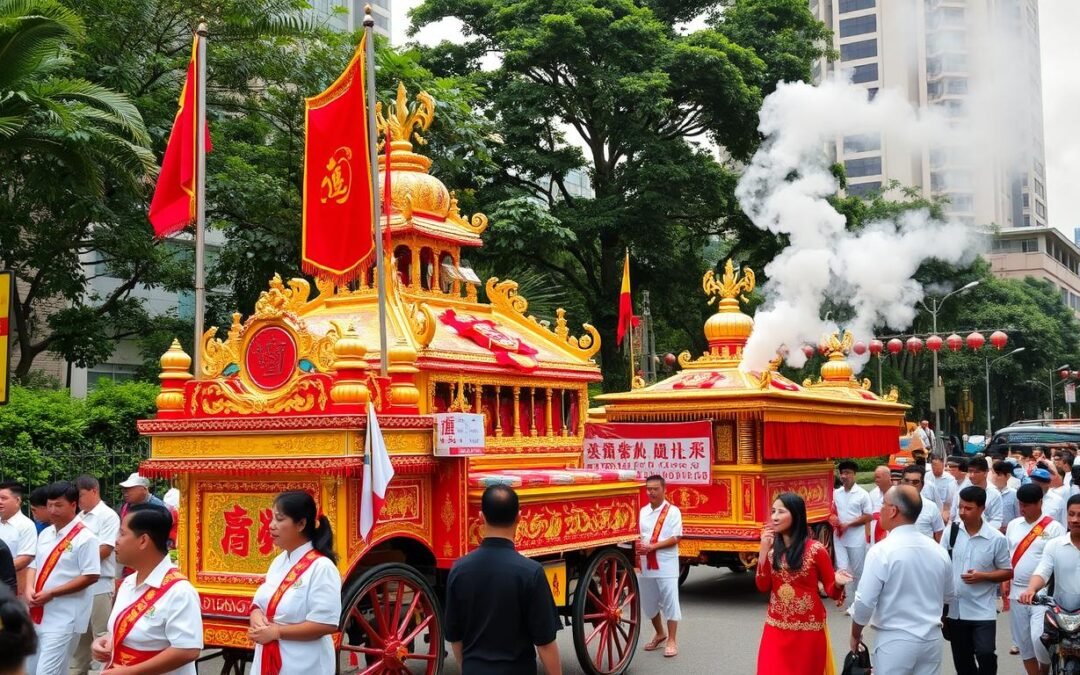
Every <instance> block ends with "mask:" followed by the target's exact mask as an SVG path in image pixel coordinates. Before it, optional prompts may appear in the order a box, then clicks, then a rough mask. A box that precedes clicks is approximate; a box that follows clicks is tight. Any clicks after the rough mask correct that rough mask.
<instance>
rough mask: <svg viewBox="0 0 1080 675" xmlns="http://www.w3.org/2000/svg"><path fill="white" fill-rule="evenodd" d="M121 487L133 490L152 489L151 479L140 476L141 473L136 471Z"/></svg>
mask: <svg viewBox="0 0 1080 675" xmlns="http://www.w3.org/2000/svg"><path fill="white" fill-rule="evenodd" d="M120 487H122V488H132V487H144V488H148V487H150V479H149V478H143V477H142V476H140V475H139V472H138V471H136V472H135V473H133V474H131V475H130V476H128V479H127V480H126V481H124V482H123V483H120Z"/></svg>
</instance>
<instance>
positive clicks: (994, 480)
mask: <svg viewBox="0 0 1080 675" xmlns="http://www.w3.org/2000/svg"><path fill="white" fill-rule="evenodd" d="M1074 465H1075V466H1074ZM857 469H858V467H857V465H856V464H855V463H854V462H851V461H844V462H840V463H839V465H838V473H839V475H838V478H837V483H838V484H837V486H836V489H835V491H834V496H833V511H832V515H831V517H830V520H829V522H830V525H831V527H832V534H833V542H834V554H835V561H834V560H833V559H831V558H830V556H829V555H828V552H827V551H826V549H825V547H824V545H822V543H820V542H819V541H818V540H817V539H815V538H814V537H813V536H812V535H811V533H810V531H809V529H808V525H807V522H806V507H805V504H804V503H803V500H802V499H801V498H800V497H798V496H797V495H794V494H781V495H780V496H779V497H778V498H777V499H776V501H775V502H774V503H773V505H772V517H771V522H769V523H768V524H767V525H766V527H765V530H764V532H763V535H762V539H761V546H760V551H759V562H758V567H757V572H756V583H757V586H758V589H759V590H761V591H762V592H768V593H769V594H770V596H769V597H770V600H769V609H768V615H767V618H766V622H765V623H766V625H765V630H764V633H763V635H762V640H761V645H760V649H759V654H758V673H760V674H765V673H776V672H784V673H805V674H807V675H810V674H813V675H820V674H821V673H830V672H832V657H831V656H830V655H829V652H828V645H829V638H828V624H827V616H826V610H825V606H824V604H823V603H822V601H821V599H820V595H819V593H820V592H822V591H823V592H824V594H825V595H827V596H828V597H831V598H833V599H834V600H835V601H836V602H837V604H838V605H839V606H846V607H847V613H848V614H849V615H850V617H851V634H850V648H851V650H852V652H853V653H856V654H858V653H860V652H865V651H866V646H865V644H864V643H863V636H864V629H865V628H866V627H867V626H869V627H872V628H874V629H875V630H874V637H873V653H872V659H871V660H872V661H873V668H874V671H873V672H874V673H876V674H878V675H907V674H911V675H930V674H931V673H933V674H936V673H939V672H940V669H941V663H942V658H943V642H942V640H943V638H944V640H946V641H948V643H949V647H950V651H951V657H952V662H953V665H954V667H955V670H956V672H957V673H958V674H959V675H993V674H994V673H997V671H998V657H997V653H996V643H997V616H998V613H999V612H1000V611H1005V612H1009V613H1010V614H1009V626H1010V633H1011V638H1012V642H1013V645H1014V646H1013V648H1012V650H1010V651H1011V653H1012V654H1015V655H1018V656H1019V658H1020V660H1021V662H1022V664H1023V665H1022V668H1023V672H1026V673H1027V674H1028V675H1038V674H1040V673H1042V674H1045V673H1046V672H1048V669H1049V665H1050V655H1049V653H1048V651H1047V648H1046V646H1045V645H1044V644H1043V641H1042V640H1041V639H1040V638H1041V636H1042V634H1043V631H1044V626H1043V618H1044V615H1045V613H1046V609H1047V608H1046V606H1045V605H1042V604H1034V598H1035V595H1036V594H1037V593H1039V592H1040V591H1042V590H1043V589H1044V588H1045V587H1046V586H1047V583H1048V581H1049V579H1050V578H1051V576H1053V579H1054V582H1053V583H1054V596H1053V597H1054V601H1055V602H1056V603H1057V604H1058V605H1059V606H1061V607H1064V608H1066V609H1071V610H1076V609H1080V462H1078V460H1077V453H1076V449H1075V448H1073V447H1067V446H1066V447H1057V448H1048V449H1045V450H1044V449H1040V448H1028V447H1023V448H1015V449H1010V451H1009V452H1008V453H1006V454H995V455H987V456H984V455H975V456H973V457H970V458H969V457H966V456H951V457H948V458H944V457H940V456H937V457H932V458H931V460H930V464H929V470H927V467H926V466H925V464H924V463H922V462H918V463H915V464H912V465H909V466H906V467H904V468H903V469H902V470H901V471H891V470H890V469H889V467H887V466H879V467H877V468H876V470H875V471H874V488H873V489H872V490H870V491H867V490H865V489H864V488H862V487H860V486H859V485H857V484H856V482H855V478H856V471H857Z"/></svg>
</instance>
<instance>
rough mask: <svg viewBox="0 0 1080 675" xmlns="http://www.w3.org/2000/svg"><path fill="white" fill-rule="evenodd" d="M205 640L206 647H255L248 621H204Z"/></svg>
mask: <svg viewBox="0 0 1080 675" xmlns="http://www.w3.org/2000/svg"><path fill="white" fill-rule="evenodd" d="M203 642H205V643H206V647H207V648H209V647H239V648H240V649H254V648H255V643H253V642H252V641H251V640H250V639H249V638H248V635H247V622H246V621H245V622H244V623H233V622H231V621H205V620H204V621H203Z"/></svg>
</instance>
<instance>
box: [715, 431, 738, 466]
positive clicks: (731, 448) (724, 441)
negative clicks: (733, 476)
mask: <svg viewBox="0 0 1080 675" xmlns="http://www.w3.org/2000/svg"><path fill="white" fill-rule="evenodd" d="M716 461H718V462H734V461H735V430H734V429H733V428H732V425H731V424H730V423H727V422H717V424H716Z"/></svg>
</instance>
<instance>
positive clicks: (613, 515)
mask: <svg viewBox="0 0 1080 675" xmlns="http://www.w3.org/2000/svg"><path fill="white" fill-rule="evenodd" d="M552 496H553V498H555V499H557V495H552ZM639 508H640V507H639V505H638V497H637V494H633V495H619V496H616V497H593V498H578V497H575V498H573V499H567V500H564V501H554V500H553V501H551V502H533V503H526V504H523V505H522V507H521V521H520V523H518V529H517V536H516V537H515V544H516V545H517V548H518V550H519V551H520V552H522V553H523V554H525V555H542V554H545V553H554V552H558V551H569V550H576V549H581V548H589V547H593V546H601V545H606V544H613V543H620V542H625V541H632V540H634V539H637V537H638V530H637V514H638V510H639ZM479 510H480V509H479V504H478V503H475V502H470V503H469V547H470V548H473V547H476V546H477V545H479V543H480V538H481V529H482V527H481V521H480V514H479Z"/></svg>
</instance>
